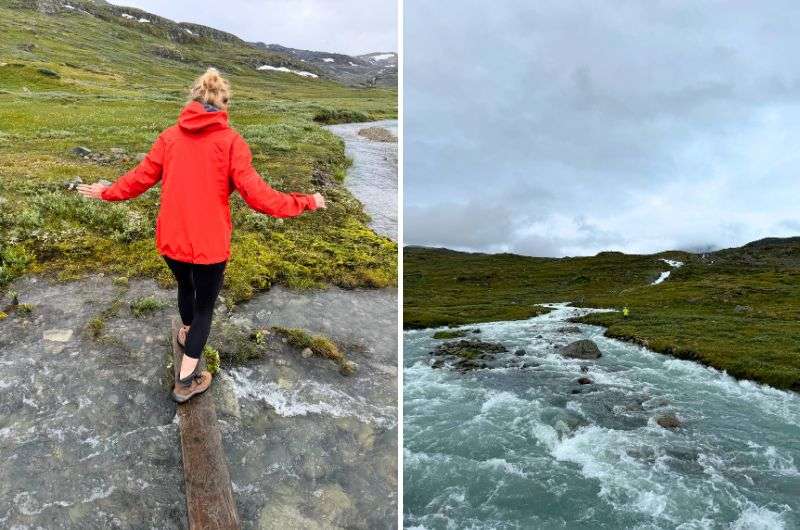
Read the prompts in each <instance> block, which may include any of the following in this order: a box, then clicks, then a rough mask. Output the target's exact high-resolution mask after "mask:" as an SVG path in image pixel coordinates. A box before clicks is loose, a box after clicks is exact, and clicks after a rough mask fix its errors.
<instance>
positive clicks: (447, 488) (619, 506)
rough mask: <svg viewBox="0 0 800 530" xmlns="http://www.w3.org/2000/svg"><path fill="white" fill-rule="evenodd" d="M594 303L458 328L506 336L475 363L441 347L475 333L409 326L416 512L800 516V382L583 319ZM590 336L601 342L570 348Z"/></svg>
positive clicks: (527, 519) (529, 519)
mask: <svg viewBox="0 0 800 530" xmlns="http://www.w3.org/2000/svg"><path fill="white" fill-rule="evenodd" d="M592 313H593V310H591V309H581V308H573V307H567V306H563V305H560V306H559V305H557V306H555V308H554V309H552V310H551V311H550V312H549V313H548V314H546V315H542V316H538V317H535V318H532V319H528V320H515V321H504V322H490V323H481V324H478V325H470V326H458V327H455V328H447V329H449V331H458V330H465V331H467V337H468V338H472V337H477V338H479V339H480V340H481V341H485V342H488V343H496V344H499V345H502V346H503V348H504V349H505V352H498V353H495V354H494V355H495V358H494V360H493V361H492V362H490V363H489V364H490V365H491V367H490V368H485V369H480V368H479V369H473V370H469V371H466V372H465V371H463V370H458V369H454V368H448V367H447V366H440V367H439V368H434V367H433V366H434V365H435V364H436V360H437V359H439V358H440V357H438V356H432V355H429V353H428V352H430V351H433V350H434V349H435V348H436V347H437V346H438V345H441V344H443V343H446V342H448V340H453V341H458V340H464V339H458V338H456V339H438V340H437V339H434V338H433V335H434V334H435V333H436V332H437V331H440V330H442V329H443V328H431V329H425V330H409V331H406V332H405V333H404V351H405V361H404V385H405V386H404V392H405V393H404V400H405V403H404V413H405V423H404V439H405V448H404V452H405V459H404V461H405V462H406V470H405V478H404V483H405V491H406V496H405V503H404V506H405V513H404V519H405V526H406V527H408V528H427V529H439V528H449V527H467V526H472V527H503V525H505V526H509V525H510V526H509V527H517V526H518V527H536V528H563V527H577V526H580V525H586V524H591V525H593V526H597V527H603V528H605V527H607V528H631V527H637V526H646V527H648V528H664V529H667V528H675V527H679V526H680V525H684V527H690V528H693V527H711V528H715V527H726V528H748V529H752V528H764V529H766V528H770V529H777V528H793V527H795V526H796V525H797V524H800V504H798V502H797V498H796V496H795V495H794V494H793V493H791V492H792V491H794V489H795V488H794V484H796V482H797V478H798V477H799V476H800V472H798V470H797V465H796V463H797V462H798V461H800V452H799V451H798V448H797V446H796V444H795V443H794V440H796V439H797V437H798V436H800V398H798V396H797V395H796V394H794V393H792V392H784V391H780V390H775V389H773V388H770V387H768V386H764V385H758V384H754V383H752V382H749V381H737V380H735V379H734V378H732V377H730V376H727V375H725V374H724V373H722V372H720V371H718V370H715V369H712V368H706V367H702V366H699V365H698V364H696V363H692V362H688V361H683V360H678V359H674V358H672V357H669V356H665V355H661V354H658V353H654V352H652V351H650V350H647V349H645V348H643V347H641V346H638V345H635V344H630V343H626V342H620V341H617V340H614V339H611V338H609V337H605V336H604V331H603V329H602V328H600V327H598V326H594V325H587V324H575V323H573V322H572V321H573V320H574V319H576V318H580V317H582V316H585V315H587V314H592ZM598 314H600V313H598ZM475 328H478V329H480V333H478V334H474V333H473V332H472V331H473V330H474V329H475ZM581 339H587V340H592V341H594V342H595V343H596V344H597V345H598V346H599V349H600V351H601V353H602V356H601V357H600V358H599V359H596V360H574V359H568V358H566V357H564V356H562V355H561V354H560V353H559V347H560V346H562V345H565V344H568V343H571V342H574V341H577V340H581ZM668 415H674V416H675V418H676V419H677V420H678V425H677V426H676V427H674V428H665V427H662V426H661V425H659V424H658V423H657V421H656V419H657V418H658V417H662V416H668ZM532 500H533V501H532Z"/></svg>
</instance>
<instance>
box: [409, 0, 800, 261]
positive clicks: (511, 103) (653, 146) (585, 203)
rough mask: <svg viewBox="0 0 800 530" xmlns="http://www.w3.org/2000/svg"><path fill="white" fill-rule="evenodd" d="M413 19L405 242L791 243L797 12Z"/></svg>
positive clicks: (711, 10)
mask: <svg viewBox="0 0 800 530" xmlns="http://www.w3.org/2000/svg"><path fill="white" fill-rule="evenodd" d="M404 12H405V17H406V18H405V36H404V41H405V43H406V49H405V86H404V88H405V114H404V116H405V129H404V134H405V136H404V141H405V160H404V164H405V165H404V168H405V173H404V178H405V197H406V207H405V215H404V222H405V241H406V243H408V244H428V245H446V246H452V247H457V248H462V249H471V250H481V251H495V250H498V249H500V250H509V251H514V252H520V253H525V254H534V255H577V254H593V253H595V252H598V251H600V250H606V249H613V250H623V251H626V252H654V251H659V250H664V249H671V248H706V247H708V246H712V247H725V246H733V245H738V244H742V243H745V242H747V241H749V240H753V239H757V238H760V237H765V236H768V235H769V236H787V235H794V234H796V233H797V223H798V221H797V220H799V219H800V212H798V211H797V204H798V203H799V202H800V201H798V197H800V179H798V170H800V157H798V155H797V154H796V153H797V150H798V149H797V146H798V144H800V127H798V125H797V124H798V123H799V122H798V118H800V61H798V59H797V58H796V57H795V54H794V53H793V50H796V49H797V48H798V45H799V44H800V35H798V34H797V32H796V31H795V28H793V27H792V25H791V24H790V23H789V21H790V20H792V19H793V17H794V16H796V15H800V5H798V4H795V3H793V2H789V1H770V2H760V3H758V5H756V4H753V3H745V2H710V3H704V4H697V3H696V2H689V1H683V2H644V1H639V2H615V3H613V4H612V3H598V2H589V1H584V2H579V1H573V2H556V1H552V2H523V1H508V2H502V3H494V4H492V5H489V4H488V3H484V4H477V3H471V4H468V7H467V4H463V3H458V4H456V3H455V2H439V3H435V4H431V3H427V2H425V3H424V2H421V1H419V0H407V1H406V3H405V7H404ZM545 191H546V192H547V193H544V192H545ZM508 197H512V199H511V200H508ZM415 216H419V219H415V218H414V217H415ZM475 218H480V219H481V220H482V224H478V226H477V228H476V229H475V231H474V232H469V230H467V229H466V228H467V227H468V226H470V227H474V226H475V225H476V223H477V221H476V219H475ZM462 220H464V222H465V223H467V225H466V226H465V227H464V229H462V230H458V226H457V225H456V223H457V222H460V221H462ZM443 227H447V229H446V230H445V229H444V228H443Z"/></svg>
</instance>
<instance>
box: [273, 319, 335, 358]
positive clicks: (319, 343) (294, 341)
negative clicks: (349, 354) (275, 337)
mask: <svg viewBox="0 0 800 530" xmlns="http://www.w3.org/2000/svg"><path fill="white" fill-rule="evenodd" d="M272 329H273V330H274V331H275V333H278V334H279V335H283V336H284V337H286V338H287V340H288V341H289V344H291V345H292V346H294V347H295V348H297V349H298V350H302V349H304V348H309V349H310V350H311V351H312V352H314V354H316V355H318V356H320V357H325V358H327V359H331V360H333V361H336V362H337V363H339V364H341V363H342V362H343V361H345V355H344V353H342V352H341V350H339V348H338V347H337V346H336V344H335V343H334V342H333V341H332V340H330V339H329V338H327V337H325V336H323V335H312V334H310V333H309V332H307V331H306V330H304V329H300V328H285V327H282V326H275V327H273V328H272Z"/></svg>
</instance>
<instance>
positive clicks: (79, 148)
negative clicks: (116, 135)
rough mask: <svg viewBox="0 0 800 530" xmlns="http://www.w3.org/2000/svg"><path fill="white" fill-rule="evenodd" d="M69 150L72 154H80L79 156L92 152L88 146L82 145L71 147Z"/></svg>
mask: <svg viewBox="0 0 800 530" xmlns="http://www.w3.org/2000/svg"><path fill="white" fill-rule="evenodd" d="M71 152H72V154H73V155H76V156H81V157H83V156H89V155H91V154H92V150H91V149H89V148H88V147H83V146H82V145H79V146H77V147H73V148H72V151H71Z"/></svg>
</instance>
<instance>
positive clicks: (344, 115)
mask: <svg viewBox="0 0 800 530" xmlns="http://www.w3.org/2000/svg"><path fill="white" fill-rule="evenodd" d="M33 4H34V2H28V1H8V0H0V35H2V38H0V289H3V286H6V285H7V284H8V283H9V282H10V281H11V280H13V279H14V278H15V277H18V276H19V275H22V274H25V273H28V272H39V273H52V274H56V275H58V277H60V278H63V279H71V278H77V277H81V276H83V275H85V274H86V273H87V272H95V271H102V272H105V273H107V274H110V275H114V276H118V277H121V278H129V277H153V278H156V279H157V280H159V281H160V282H161V283H162V284H165V285H166V284H170V283H171V281H172V279H171V277H170V274H169V270H168V269H167V268H166V266H165V265H164V264H163V262H162V260H161V259H160V257H159V256H158V254H157V253H156V251H155V245H154V241H153V233H154V224H155V217H156V214H157V212H158V199H159V190H158V187H155V188H154V189H152V190H150V191H148V192H147V193H145V194H144V195H142V196H141V197H139V198H137V199H135V200H133V201H128V202H124V203H116V204H110V203H104V202H100V201H96V202H94V201H90V200H87V199H84V198H81V197H79V196H78V195H77V194H76V193H75V192H74V191H71V190H68V189H66V187H65V186H64V184H65V183H66V182H68V181H71V180H73V179H76V178H78V177H80V178H81V179H82V181H83V182H95V181H97V180H100V179H107V180H110V181H113V180H114V179H116V178H117V177H118V176H119V175H121V174H122V173H124V172H125V171H127V170H129V169H130V168H132V167H133V166H134V165H135V164H136V161H135V156H136V154H138V153H143V152H146V151H147V150H148V149H149V148H150V146H151V144H152V142H153V141H154V140H155V138H156V136H157V135H158V134H159V132H160V131H161V130H163V129H164V128H166V127H168V126H169V125H171V124H172V123H174V121H175V119H176V117H177V115H178V112H179V111H180V109H181V107H182V105H183V104H184V103H185V100H186V93H187V87H188V85H189V84H190V83H191V81H192V80H193V79H194V77H196V76H197V75H198V74H199V73H201V72H202V71H204V70H205V68H206V67H208V66H216V67H218V68H219V69H220V70H222V71H223V73H224V74H226V75H227V76H229V78H230V80H231V83H232V87H233V100H232V104H231V108H230V111H229V114H230V116H231V122H232V125H233V126H234V127H235V128H237V129H238V130H239V131H240V132H241V133H242V135H243V136H244V138H245V139H246V140H247V141H248V142H249V144H250V145H251V148H252V150H253V154H254V165H255V166H256V168H257V169H258V170H259V172H260V173H261V174H262V175H263V176H264V177H265V178H266V179H267V181H268V182H269V183H270V184H271V185H272V186H273V187H275V188H277V189H280V190H284V191H301V192H309V193H310V192H315V191H320V192H321V193H323V195H325V196H326V199H327V201H328V204H329V208H328V209H327V210H324V211H319V212H314V213H312V214H307V215H304V216H301V217H299V218H294V219H287V220H279V219H272V218H268V217H266V216H263V215H261V214H258V213H255V212H253V211H252V210H250V209H249V208H248V207H247V206H246V205H245V204H244V202H243V201H242V200H241V198H239V197H238V195H237V194H234V195H233V196H232V201H231V202H232V213H233V220H234V226H235V230H234V238H233V242H232V257H231V259H230V262H229V264H228V268H227V271H226V279H225V293H224V295H225V298H226V302H228V304H229V305H230V304H233V303H235V302H237V301H240V300H244V299H247V298H249V297H250V296H252V295H253V293H254V292H255V291H258V290H265V289H268V288H269V287H270V286H271V285H273V284H275V283H283V284H286V285H289V286H292V287H299V288H304V287H313V286H324V285H328V284H335V285H339V286H343V287H355V286H365V287H382V286H388V285H393V284H395V283H396V278H397V269H396V253H397V248H396V244H395V243H394V242H392V241H391V240H389V239H387V238H385V237H382V236H379V235H377V234H375V233H374V232H373V231H372V230H371V229H370V228H369V227H368V226H367V222H368V217H367V215H366V214H365V213H364V211H363V208H362V206H361V204H360V203H359V202H358V201H357V200H356V199H355V198H354V197H353V196H352V195H351V194H350V193H349V192H348V191H347V190H346V189H345V187H344V185H343V179H344V176H345V172H346V169H347V167H348V164H349V163H350V161H349V160H348V159H347V158H346V157H345V154H344V145H343V143H342V141H341V140H339V139H338V138H337V137H335V136H334V135H333V134H331V133H330V132H328V131H326V130H325V129H323V128H322V127H321V126H320V123H319V122H325V123H328V122H331V121H336V120H337V119H339V118H341V119H354V117H355V118H357V119H385V118H393V117H396V113H397V107H396V99H397V92H396V90H389V89H365V88H361V89H356V88H347V87H344V86H341V85H339V84H336V83H334V82H331V81H326V80H324V79H321V78H320V79H307V78H303V77H300V76H296V75H293V74H287V73H279V72H263V71H257V70H256V68H255V67H256V66H257V65H258V64H261V63H266V62H269V63H271V64H289V62H287V61H290V60H289V59H286V58H285V57H282V56H275V55H274V54H271V53H269V52H264V51H259V50H256V49H254V48H252V47H250V46H247V45H245V44H243V43H239V42H235V41H232V42H228V41H221V40H212V39H211V38H207V37H197V36H194V37H191V38H189V37H187V38H181V39H178V42H176V41H174V40H173V39H172V38H170V32H169V31H168V29H167V28H166V26H164V27H162V26H160V25H159V24H158V23H157V22H154V23H152V24H140V23H136V22H135V21H133V22H130V21H127V20H125V19H123V18H121V17H120V16H118V15H117V14H116V11H114V10H112V7H111V6H109V7H103V6H92V7H91V10H92V11H93V12H95V13H97V14H99V15H98V16H92V15H88V14H84V13H81V12H80V8H81V7H82V6H84V4H86V7H87V9H90V7H88V4H89V3H88V2H85V1H81V0H76V1H75V2H71V4H72V5H74V7H76V8H77V9H75V10H73V11H71V12H68V11H66V10H63V9H62V10H61V11H60V12H58V13H56V14H50V15H48V14H43V13H41V12H39V11H37V10H35V9H30V8H29V7H30V6H31V5H33ZM116 9H118V8H116ZM106 10H108V11H106ZM187 35H188V34H187ZM184 37H185V35H184ZM164 48H167V49H168V50H167V51H168V52H169V53H166V52H165V51H164ZM174 51H177V53H172V52H174ZM295 66H299V65H295ZM315 118H316V121H315ZM76 146H85V147H87V148H88V149H90V150H92V151H93V152H95V153H102V154H109V153H113V152H114V151H112V148H114V150H115V151H116V152H117V153H120V152H121V151H119V150H124V151H122V153H123V154H122V155H119V154H117V155H116V156H111V157H110V159H109V160H106V161H102V162H96V161H92V160H87V159H84V158H81V157H78V156H76V155H74V154H72V152H71V151H72V149H73V148H74V147H76Z"/></svg>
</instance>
